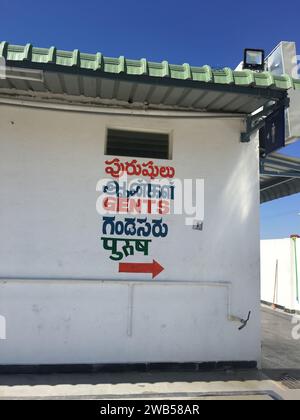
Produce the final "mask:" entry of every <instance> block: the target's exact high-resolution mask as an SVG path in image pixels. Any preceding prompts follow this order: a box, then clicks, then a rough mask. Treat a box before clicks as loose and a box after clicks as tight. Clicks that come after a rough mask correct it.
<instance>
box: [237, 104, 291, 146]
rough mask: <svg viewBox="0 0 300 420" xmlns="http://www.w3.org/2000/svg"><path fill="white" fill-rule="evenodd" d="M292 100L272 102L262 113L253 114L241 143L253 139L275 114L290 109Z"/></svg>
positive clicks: (247, 121) (247, 120)
mask: <svg viewBox="0 0 300 420" xmlns="http://www.w3.org/2000/svg"><path fill="white" fill-rule="evenodd" d="M289 104H290V100H289V98H288V97H287V96H285V97H284V98H282V99H279V100H278V101H276V102H275V101H270V102H268V104H267V105H265V106H264V107H263V109H262V110H261V111H260V112H257V113H256V114H251V115H250V116H249V117H247V118H246V131H245V132H243V133H241V142H242V143H248V142H249V141H250V139H251V136H252V134H254V133H255V132H256V131H258V130H260V129H261V128H262V127H264V125H265V120H266V118H267V117H268V116H269V115H271V114H272V113H273V112H275V111H277V110H278V109H280V108H282V107H284V108H288V107H289Z"/></svg>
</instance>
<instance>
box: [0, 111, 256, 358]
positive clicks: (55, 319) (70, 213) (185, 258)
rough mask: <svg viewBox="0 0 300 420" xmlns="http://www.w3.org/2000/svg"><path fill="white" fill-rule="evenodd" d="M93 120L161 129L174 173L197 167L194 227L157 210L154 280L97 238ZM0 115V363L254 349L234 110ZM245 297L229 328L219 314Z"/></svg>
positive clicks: (252, 234)
mask: <svg viewBox="0 0 300 420" xmlns="http://www.w3.org/2000/svg"><path fill="white" fill-rule="evenodd" d="M107 127H110V128H123V129H126V128H127V129H139V130H155V131H163V132H169V133H171V137H172V148H173V151H172V161H170V162H169V164H171V165H172V166H173V167H174V168H175V169H176V177H178V178H203V179H204V181H205V202H204V204H205V219H204V227H203V231H198V230H193V229H192V227H191V226H186V225H185V223H184V217H185V216H179V215H168V216H164V219H165V220H166V221H167V223H168V226H169V234H168V236H167V238H163V239H162V238H161V239H159V240H153V243H152V244H151V245H152V246H151V250H150V252H149V256H148V257H147V260H150V261H151V260H152V258H153V259H155V260H157V261H158V262H159V263H160V264H161V265H162V266H163V267H164V271H163V272H162V273H161V274H160V275H159V276H158V277H157V278H155V279H154V280H152V279H151V276H149V274H138V275H137V274H131V275H129V274H123V273H119V272H118V263H116V262H115V261H112V260H111V259H110V258H109V255H108V253H107V251H106V250H104V249H103V246H102V244H101V240H100V237H101V229H102V224H101V217H100V216H99V214H97V212H96V207H95V205H96V200H97V198H98V196H99V193H98V192H97V191H96V183H97V181H98V180H99V179H100V178H101V177H103V176H105V172H104V167H105V165H104V162H105V160H106V159H107V156H104V145H105V137H106V129H107ZM0 128H1V138H0V163H1V164H0V192H1V207H0V216H1V217H0V231H1V241H0V277H1V283H0V314H1V315H3V316H5V318H6V327H7V339H6V340H1V341H0V347H1V351H0V364H8V363H9V364H15V363H28V364H31V363H34V364H35V363H104V362H111V363H112V362H153V361H161V362H166V361H177V362H187V361H198V362H203V361H226V360H230V361H233V360H257V361H259V359H260V316H259V297H260V296H259V295H260V286H259V228H258V225H259V223H258V220H259V180H258V152H257V150H258V147H257V141H256V140H253V141H252V142H250V143H248V144H242V143H240V141H239V136H240V132H241V130H242V121H241V120H239V119H231V120H228V119H227V120H222V119H216V118H213V119H203V118H202V119H200V118H199V119H191V118H180V119H179V118H177V119H176V118H166V117H164V118H158V117H157V118H154V117H151V118H147V117H142V116H117V115H101V114H91V113H79V112H76V113H75V112H61V111H54V110H45V109H44V110H42V109H34V108H32V109H29V108H23V107H14V106H1V113H0ZM164 162H165V161H164ZM155 163H157V164H160V165H162V164H163V161H157V162H155ZM134 257H135V258H136V257H137V256H134ZM139 258H140V257H139ZM128 261H135V260H134V259H133V257H132V256H130V257H128ZM138 261H142V259H141V258H140V259H139V260H138ZM249 310H251V311H252V317H251V320H250V322H249V324H248V326H247V328H245V329H244V330H242V331H238V327H239V323H236V322H231V321H229V316H230V315H234V316H238V317H241V318H245V317H246V316H247V314H248V311H249Z"/></svg>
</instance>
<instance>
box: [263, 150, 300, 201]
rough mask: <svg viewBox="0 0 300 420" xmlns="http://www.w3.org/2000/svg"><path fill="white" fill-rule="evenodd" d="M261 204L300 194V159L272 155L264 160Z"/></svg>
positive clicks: (277, 154) (276, 154)
mask: <svg viewBox="0 0 300 420" xmlns="http://www.w3.org/2000/svg"><path fill="white" fill-rule="evenodd" d="M262 163H263V167H261V175H260V198H261V203H266V202H267V201H271V200H275V199H276V198H281V197H286V196H288V195H292V194H296V193H299V192H300V159H299V158H296V157H288V156H284V155H282V154H279V153H272V154H271V155H269V156H268V157H267V158H265V159H264V160H262Z"/></svg>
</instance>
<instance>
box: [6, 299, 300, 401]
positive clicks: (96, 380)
mask: <svg viewBox="0 0 300 420" xmlns="http://www.w3.org/2000/svg"><path fill="white" fill-rule="evenodd" d="M262 315H263V324H262V326H263V347H262V348H263V360H262V368H263V370H262V371H257V370H250V371H230V370H222V371H214V372H158V371H157V372H144V373H142V372H131V373H128V372H124V373H95V374H59V375H58V374H52V375H1V376H0V399H20V398H22V399H97V400H101V399H105V398H107V399H111V400H113V399H124V400H126V399H152V398H153V399H197V400H203V399H204V400H206V399H214V400H215V399H234V400H238V399H244V400H245V399H250V400H257V399H260V400H261V399H262V400H274V399H285V400H289V399H296V400H300V340H294V339H293V338H292V328H293V327H294V326H293V324H292V317H291V316H289V315H286V314H284V313H281V312H280V311H273V310H271V309H269V308H267V307H263V308H262Z"/></svg>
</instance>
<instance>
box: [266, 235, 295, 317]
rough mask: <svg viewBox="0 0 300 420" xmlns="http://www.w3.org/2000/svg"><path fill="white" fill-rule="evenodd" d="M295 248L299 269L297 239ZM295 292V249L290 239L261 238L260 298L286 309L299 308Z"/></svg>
mask: <svg viewBox="0 0 300 420" xmlns="http://www.w3.org/2000/svg"><path fill="white" fill-rule="evenodd" d="M297 249H298V269H300V240H299V239H297ZM276 265H277V269H276ZM299 276H300V272H299ZM299 280H300V277H299ZM296 294H297V293H296V270H295V251H294V244H293V241H292V239H289V238H287V239H276V240H262V241H261V299H262V300H263V301H265V302H268V303H275V304H276V305H279V306H282V307H284V308H286V309H288V310H300V305H299V302H297V299H296ZM274 296H275V299H274Z"/></svg>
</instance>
